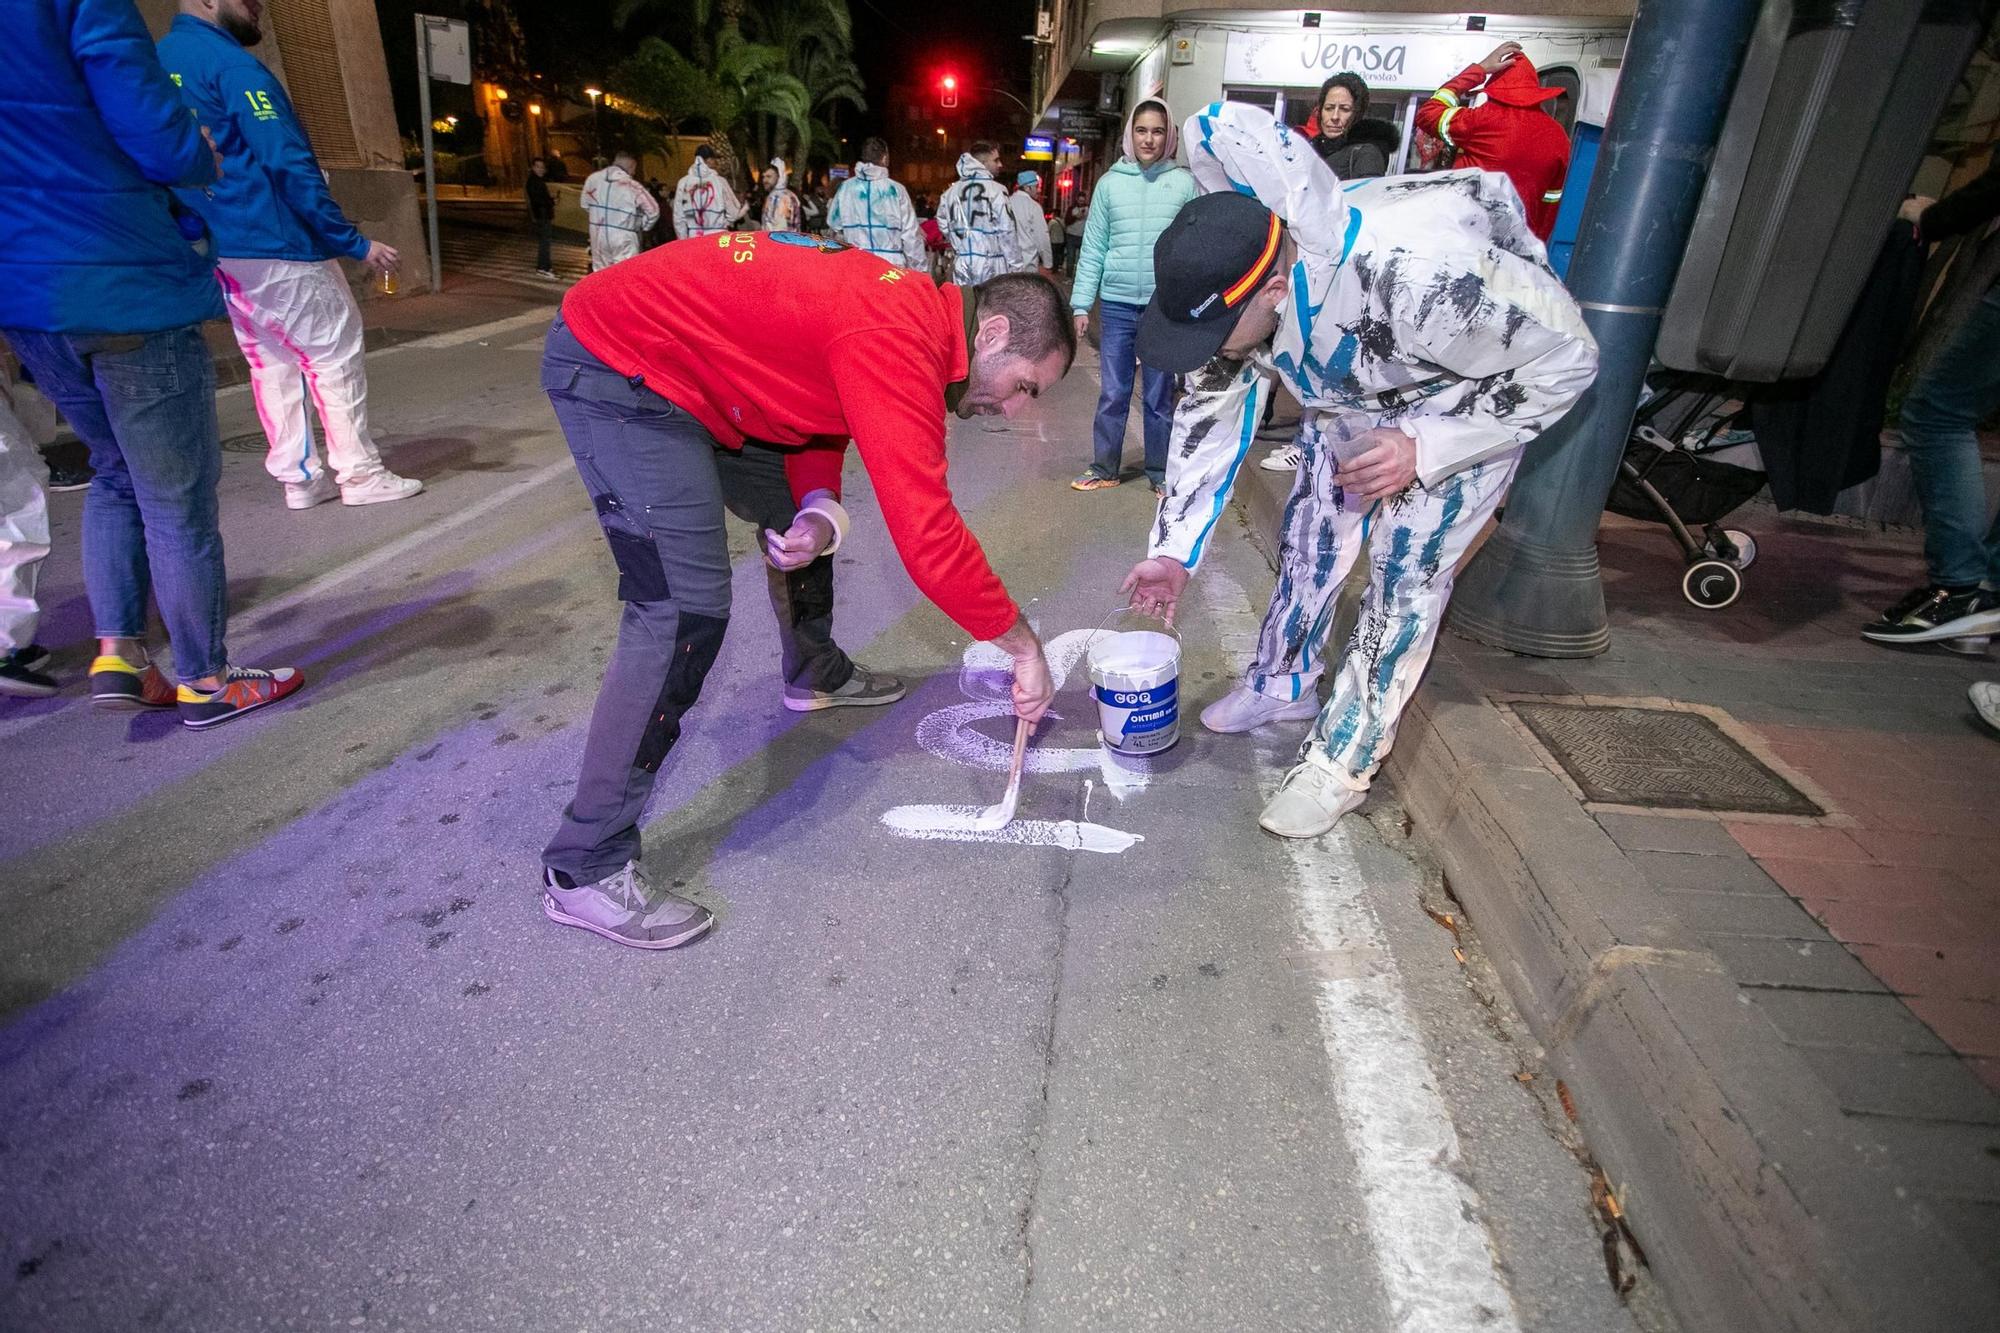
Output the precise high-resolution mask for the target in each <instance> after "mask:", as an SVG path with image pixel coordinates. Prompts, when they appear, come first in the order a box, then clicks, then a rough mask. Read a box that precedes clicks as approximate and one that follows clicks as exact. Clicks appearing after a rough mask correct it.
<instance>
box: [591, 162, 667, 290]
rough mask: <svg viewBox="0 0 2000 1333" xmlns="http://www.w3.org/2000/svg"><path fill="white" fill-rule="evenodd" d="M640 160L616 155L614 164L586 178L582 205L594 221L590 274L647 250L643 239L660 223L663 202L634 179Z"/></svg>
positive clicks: (592, 224) (592, 223)
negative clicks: (642, 241) (644, 247)
mask: <svg viewBox="0 0 2000 1333" xmlns="http://www.w3.org/2000/svg"><path fill="white" fill-rule="evenodd" d="M638 166H639V159H637V158H636V157H633V156H632V155H631V154H630V153H627V152H619V153H617V154H615V155H613V157H612V159H611V165H610V166H608V167H604V168H602V169H601V170H598V171H593V172H591V173H590V174H589V175H588V176H586V177H584V178H583V193H582V194H581V195H580V196H578V202H579V203H581V204H582V205H583V215H584V217H585V218H586V219H588V220H589V222H590V271H591V272H592V273H595V272H597V271H598V270H599V269H607V268H610V267H611V266H612V265H613V264H616V263H617V262H618V261H619V260H621V259H630V258H631V257H632V256H633V255H636V254H638V253H639V251H640V250H641V249H642V248H643V247H642V245H641V243H640V239H641V238H642V237H643V236H644V235H645V234H646V233H647V232H649V231H651V230H652V229H653V228H654V226H656V225H657V224H658V223H659V221H660V202H659V200H657V199H655V198H653V194H652V191H650V190H648V189H647V188H646V187H645V186H643V185H641V184H639V182H638V181H636V180H634V179H633V178H632V173H633V172H634V171H635V170H637V169H638Z"/></svg>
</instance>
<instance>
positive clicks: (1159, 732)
mask: <svg viewBox="0 0 2000 1333" xmlns="http://www.w3.org/2000/svg"><path fill="white" fill-rule="evenodd" d="M1096 690H1097V716H1098V720H1099V722H1100V723H1101V724H1102V726H1103V731H1104V743H1105V744H1106V745H1109V746H1110V747H1111V748H1112V749H1114V750H1120V751H1123V752H1125V753H1127V754H1146V753H1149V752H1151V751H1153V750H1164V749H1166V748H1167V747H1168V746H1169V745H1172V744H1173V743H1174V729H1175V725H1176V724H1177V723H1178V722H1179V721H1180V718H1181V707H1180V684H1179V682H1178V681H1171V680H1170V681H1168V682H1167V683H1166V684H1165V685H1158V686H1155V687H1154V688H1152V689H1150V690H1115V689H1110V688H1108V687H1106V686H1103V685H1099V686H1097V687H1096Z"/></svg>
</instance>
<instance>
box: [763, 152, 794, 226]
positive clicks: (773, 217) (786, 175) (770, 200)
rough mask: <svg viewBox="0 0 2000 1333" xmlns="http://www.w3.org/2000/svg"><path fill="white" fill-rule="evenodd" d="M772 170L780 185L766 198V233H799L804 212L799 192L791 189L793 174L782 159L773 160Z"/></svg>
mask: <svg viewBox="0 0 2000 1333" xmlns="http://www.w3.org/2000/svg"><path fill="white" fill-rule="evenodd" d="M771 170H772V171H774V172H776V173H777V176H778V183H777V184H776V185H773V186H772V187H771V193H769V194H768V195H766V196H764V217H763V222H762V225H763V228H764V230H765V231H797V230H798V229H799V222H800V220H801V218H802V217H803V216H804V212H803V210H802V209H801V208H800V206H799V196H798V193H797V191H795V190H793V189H792V188H791V183H792V173H791V172H790V171H789V170H788V169H787V168H786V166H785V159H783V158H782V157H774V158H772V159H771Z"/></svg>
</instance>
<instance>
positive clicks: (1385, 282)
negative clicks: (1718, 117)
mask: <svg viewBox="0 0 2000 1333" xmlns="http://www.w3.org/2000/svg"><path fill="white" fill-rule="evenodd" d="M1187 133H1188V139H1189V142H1190V143H1191V144H1192V145H1193V147H1192V148H1191V149H1190V151H1189V158H1190V160H1191V162H1192V165H1193V170H1194V174H1195V177H1196V179H1197V180H1199V181H1200V182H1201V188H1202V190H1203V191H1204V192H1205V193H1211V194H1212V193H1215V192H1217V191H1220V190H1235V191H1237V192H1238V193H1241V194H1248V195H1250V196H1252V197H1253V198H1255V199H1256V200H1257V202H1258V203H1260V204H1263V205H1264V206H1265V207H1266V208H1268V209H1270V210H1271V211H1272V212H1274V213H1276V214H1277V215H1278V216H1279V217H1280V218H1282V219H1283V220H1284V221H1285V223H1286V224H1287V226H1288V229H1289V232H1290V235H1291V237H1292V239H1293V241H1295V242H1296V243H1297V246H1298V258H1297V260H1296V261H1295V262H1294V263H1293V265H1292V271H1291V295H1290V296H1289V298H1288V299H1287V301H1286V304H1285V309H1284V311H1283V316H1282V322H1281V323H1280V324H1279V326H1278V332H1277V335H1276V337H1275V338H1274V339H1273V340H1272V341H1271V343H1270V344H1268V345H1267V346H1266V347H1265V348H1264V349H1261V350H1259V351H1258V352H1256V353H1254V354H1253V355H1252V357H1251V359H1250V360H1248V361H1245V362H1243V363H1242V364H1241V365H1238V364H1236V363H1234V362H1230V361H1226V360H1223V359H1221V358H1217V359H1216V360H1214V361H1212V362H1210V363H1209V364H1208V365H1207V366H1206V367H1204V368H1202V369H1201V370H1198V371H1196V372H1195V373H1193V374H1192V375H1190V376H1188V379H1187V384H1188V389H1187V392H1186V393H1185V394H1184V395H1183V397H1182V398H1181V401H1180V405H1179V407H1178V408H1177V409H1176V411H1175V414H1174V427H1173V439H1172V441H1171V443H1170V444H1169V445H1168V454H1169V457H1170V458H1171V459H1172V460H1173V461H1172V463H1171V465H1170V467H1169V468H1168V472H1167V482H1168V493H1167V495H1166V498H1165V499H1164V500H1162V501H1161V504H1160V511H1159V517H1158V519H1157V520H1156V521H1155V523H1154V526H1153V536H1152V543H1151V551H1150V553H1151V554H1153V555H1166V556H1171V557H1173V558H1174V559H1176V560H1179V561H1180V562H1181V563H1182V564H1184V565H1186V566H1187V567H1188V568H1190V569H1192V568H1194V567H1195V565H1196V564H1197V563H1198V562H1199V561H1200V559H1201V556H1202V552H1203V550H1204V548H1205V546H1206V544H1207V539H1208V536H1209V533H1210V532H1211V531H1212V530H1213V529H1214V527H1215V524H1216V521H1217V519H1218V518H1219V517H1220V516H1221V514H1222V512H1223V509H1224V507H1225V505H1226V503H1227V501H1228V498H1229V491H1230V488H1231V487H1232V486H1233V485H1234V483H1235V479H1236V475H1237V473H1238V471H1239V470H1240V469H1241V467H1242V465H1243V460H1244V458H1245V456H1246V455H1247V454H1248V452H1249V449H1250V445H1251V442H1252V440H1253V439H1254V438H1255V435H1256V430H1257V423H1258V420H1259V418H1260V416H1261V413H1262V405H1263V401H1264V399H1265V398H1266V397H1267V396H1268V394H1269V390H1270V382H1271V380H1272V379H1274V378H1282V379H1283V380H1284V383H1285V387H1286V388H1287V389H1288V390H1290V391H1291V393H1292V394H1293V395H1294V396H1296V397H1297V398H1298V400H1299V402H1300V404H1301V405H1302V406H1303V407H1304V408H1305V410H1306V411H1307V412H1309V413H1320V414H1333V415H1339V416H1347V417H1353V416H1359V417H1362V418H1364V419H1365V423H1364V426H1363V428H1364V429H1365V428H1366V427H1370V426H1395V427H1398V428H1400V429H1401V430H1402V431H1403V432H1404V433H1405V434H1407V435H1409V436H1410V437H1411V438H1412V439H1414V440H1415V441H1416V442H1417V479H1418V480H1419V481H1420V482H1422V483H1423V484H1424V485H1425V486H1433V487H1434V486H1436V485H1437V484H1438V483H1440V482H1441V481H1443V480H1444V479H1445V478H1447V477H1449V476H1451V475H1452V474H1453V473H1455V472H1459V471H1462V470H1464V469H1465V468H1468V467H1472V466H1474V465H1475V464H1478V463H1482V462H1485V461H1486V460H1488V459H1491V458H1497V457H1499V456H1500V455H1502V454H1505V453H1507V452H1508V451H1510V450H1517V449H1520V448H1521V447H1523V446H1524V445H1526V444H1527V442H1528V441H1529V440H1532V439H1534V438H1535V436H1537V435H1539V434H1540V433H1541V432H1542V431H1543V430H1545V429H1546V428H1547V427H1548V426H1550V425H1551V424H1553V423H1554V422H1555V421H1556V420H1557V419H1559V418H1560V417H1561V416H1562V415H1563V413H1564V412H1567V411H1568V410H1569V408H1570V406H1571V404H1573V403H1574V402H1575V401H1576V400H1577V398H1578V397H1580V396H1581V395H1582V393H1583V391H1584V390H1585V389H1586V388H1588V387H1589V386H1590V382H1591V380H1592V379H1593V378H1594V377H1595V376H1596V373H1597V344H1596V342H1595V341H1594V340H1593V339H1592V338H1591V336H1590V330H1589V329H1588V328H1586V327H1585V325H1584V322H1583V312H1582V311H1581V310H1580V309H1578V307H1577V304H1576V302H1575V300H1574V299H1572V298H1571V296H1570V294H1569V292H1568V291H1567V290H1565V289H1564V287H1563V285H1562V282H1561V280H1560V279H1558V278H1557V277H1556V275H1555V274H1554V273H1553V272H1552V271H1551V270H1550V269H1549V266H1548V258H1547V255H1546V252H1545V251H1544V250H1543V248H1542V243H1541V241H1540V240H1538V239H1536V237H1535V236H1534V235H1533V234H1532V233H1531V232H1529V231H1528V228H1527V224H1526V220H1525V219H1524V218H1523V217H1522V216H1521V214H1520V212H1519V210H1517V209H1516V208H1515V207H1514V205H1513V200H1512V191H1511V187H1510V186H1509V185H1508V184H1507V181H1506V179H1505V178H1504V177H1502V176H1499V175H1497V174H1494V173H1492V172H1482V171H1446V172H1438V173H1435V174H1432V175H1428V176H1391V177H1389V178H1387V179H1384V180H1369V181H1361V182H1359V183H1357V184H1354V185H1350V186H1346V187H1343V186H1342V185H1341V183H1340V182H1339V181H1338V180H1337V179H1335V177H1334V175H1333V173H1332V172H1330V171H1328V170H1327V169H1326V164H1325V163H1324V162H1322V161H1320V159H1319V154H1318V153H1316V152H1314V151H1313V149H1312V147H1311V145H1310V144H1309V143H1308V142H1307V140H1306V139H1305V138H1304V137H1303V136H1301V135H1299V134H1298V133H1297V132H1296V131H1294V130H1291V129H1288V128H1287V127H1285V126H1283V125H1280V124H1278V123H1277V122H1276V121H1275V120H1273V119H1272V117H1271V114H1270V112H1268V111H1263V110H1260V109H1259V108H1256V107H1251V106H1243V105H1240V104H1237V103H1234V102H1226V103H1225V102H1217V103H1212V104H1210V105H1209V106H1208V107H1206V108H1204V109H1203V110H1202V112H1201V113H1200V114H1199V115H1197V116H1195V117H1194V118H1193V119H1191V120H1189V121H1188V124H1187Z"/></svg>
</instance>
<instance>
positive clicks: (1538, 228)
mask: <svg viewBox="0 0 2000 1333" xmlns="http://www.w3.org/2000/svg"><path fill="white" fill-rule="evenodd" d="M1481 84H1484V85H1485V91H1486V100H1485V101H1484V102H1482V103H1480V104H1479V105H1478V106H1467V105H1466V103H1467V102H1469V101H1471V100H1472V94H1473V93H1474V91H1475V90H1477V89H1478V88H1479V87H1480V85H1481ZM1561 96H1562V89H1560V88H1544V87H1542V80H1541V76H1540V75H1538V74H1536V73H1535V65H1534V62H1533V61H1531V60H1529V59H1528V57H1527V56H1525V55H1523V54H1522V52H1521V47H1520V45H1519V43H1516V42H1502V43H1501V44H1500V45H1499V46H1497V47H1495V48H1494V49H1493V53H1492V54H1491V55H1489V56H1487V57H1486V59H1484V60H1482V61H1480V62H1479V63H1478V64H1476V65H1467V66H1466V67H1465V68H1464V69H1463V70H1462V71H1460V72H1459V73H1458V74H1457V75H1456V76H1455V77H1454V78H1453V79H1452V80H1451V82H1449V83H1447V84H1445V85H1444V87H1442V88H1440V89H1438V90H1437V91H1436V92H1434V93H1432V94H1431V96H1430V100H1429V101H1427V102H1425V103H1424V104H1423V105H1422V106H1420V107H1418V108H1417V128H1418V129H1420V130H1422V131H1423V132H1424V133H1425V134H1430V135H1435V136H1436V137H1437V138H1440V139H1442V140H1444V141H1445V142H1446V143H1447V144H1450V145H1451V146H1452V148H1453V149H1455V150H1456V151H1457V153H1458V157H1457V159H1456V161H1455V163H1454V165H1456V166H1461V167H1478V168H1480V169H1481V170H1484V171H1497V172H1500V173H1501V174H1502V175H1504V176H1506V177H1507V179H1509V180H1511V181H1513V182H1514V189H1515V190H1516V191H1518V192H1519V194H1520V196H1521V205H1522V207H1523V208H1525V209H1526V210H1527V213H1528V230H1529V231H1532V232H1534V233H1535V235H1537V236H1539V237H1541V238H1542V240H1544V241H1547V240H1548V239H1549V236H1550V234H1551V233H1553V232H1554V231H1555V229H1556V213H1557V212H1558V211H1560V209H1561V208H1562V197H1563V179H1564V177H1566V176H1567V175H1568V174H1569V136H1568V135H1567V134H1564V133H1563V128H1562V126H1561V125H1558V124H1557V123H1556V118H1555V117H1554V116H1551V115H1550V114H1549V113H1548V112H1547V111H1545V110H1543V109H1542V104H1543V103H1544V102H1548V101H1551V100H1553V99H1555V98H1558V97H1561Z"/></svg>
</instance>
